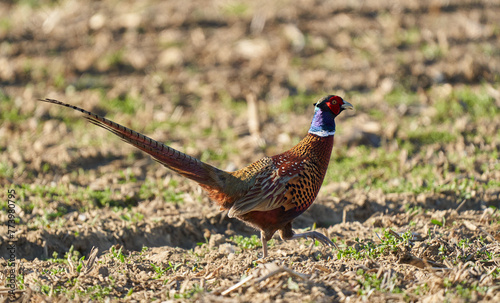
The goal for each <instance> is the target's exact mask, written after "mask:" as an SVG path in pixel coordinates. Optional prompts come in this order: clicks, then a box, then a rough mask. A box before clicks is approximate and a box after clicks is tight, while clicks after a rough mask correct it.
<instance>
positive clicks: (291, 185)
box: [40, 95, 353, 258]
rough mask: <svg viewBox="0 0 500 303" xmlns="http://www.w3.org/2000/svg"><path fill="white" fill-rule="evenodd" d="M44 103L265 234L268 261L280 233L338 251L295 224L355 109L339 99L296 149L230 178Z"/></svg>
mask: <svg viewBox="0 0 500 303" xmlns="http://www.w3.org/2000/svg"><path fill="white" fill-rule="evenodd" d="M40 101H44V102H49V103H54V104H59V105H63V106H66V107H70V108H73V109H75V110H78V111H80V112H82V113H84V114H85V115H86V116H85V117H86V118H87V119H88V120H89V121H90V122H91V123H93V124H95V125H97V126H100V127H102V128H104V129H107V130H109V131H110V132H112V133H114V134H115V135H117V136H119V137H120V138H122V139H123V140H124V141H126V142H128V143H130V144H132V145H133V146H135V147H137V148H139V149H141V150H143V151H145V152H146V153H148V154H150V155H151V156H152V157H153V158H155V159H156V160H157V161H158V162H160V163H161V164H163V165H164V166H166V167H168V168H170V169H172V170H174V171H175V172H177V173H179V174H181V175H182V176H184V177H186V178H189V179H191V180H193V181H196V182H197V183H198V184H199V185H200V186H201V187H202V188H203V189H204V190H206V191H207V193H208V195H209V197H210V198H211V199H212V200H214V201H215V202H216V203H217V204H218V205H219V206H220V207H221V210H229V212H228V215H229V217H234V218H237V219H239V220H241V221H243V222H245V223H247V224H249V225H250V226H253V227H254V228H256V229H258V230H260V235H261V241H262V247H263V255H262V257H263V258H266V257H267V241H269V240H270V239H271V238H272V236H273V235H274V233H275V232H276V231H279V232H280V235H281V238H282V239H283V240H288V239H297V238H307V237H310V238H314V239H317V240H319V241H320V242H321V243H323V244H324V245H334V244H333V242H332V241H331V240H330V239H328V237H326V236H324V235H323V234H321V233H319V232H316V231H309V232H305V233H300V234H296V233H294V231H293V230H292V221H293V219H295V218H296V217H297V216H299V215H300V214H302V213H303V212H304V211H305V210H306V209H307V208H308V207H309V206H311V204H312V203H313V201H314V199H315V198H316V196H317V194H318V191H319V189H320V187H321V184H322V182H323V178H324V177H325V173H326V170H327V168H328V163H329V161H330V155H331V152H332V147H333V137H334V134H335V117H336V116H337V115H339V114H340V113H341V112H342V111H343V110H344V109H352V108H353V106H352V105H351V104H350V103H348V102H346V101H344V100H343V99H342V98H341V97H339V96H334V95H330V96H326V97H324V98H322V99H320V100H319V101H318V102H317V103H315V104H314V105H315V111H314V117H313V120H312V123H311V127H310V129H309V133H308V134H307V136H306V137H305V138H304V139H302V141H300V142H299V143H298V144H297V145H296V146H295V147H293V148H292V149H290V150H288V151H286V152H284V153H282V154H279V155H276V156H272V157H264V158H263V159H261V160H259V161H257V162H254V163H252V164H250V165H249V166H247V167H245V168H242V169H240V170H238V171H235V172H226V171H222V170H220V169H218V168H215V167H213V166H211V165H209V164H206V163H204V162H201V161H200V160H198V159H196V158H193V157H191V156H189V155H186V154H184V153H181V152H179V151H177V150H175V149H173V148H171V147H169V146H166V145H164V144H162V143H160V142H158V141H155V140H153V139H151V138H149V137H147V136H144V135H142V134H140V133H138V132H136V131H133V130H131V129H129V128H127V127H125V126H122V125H120V124H118V123H115V122H113V121H111V120H108V119H106V118H104V117H101V116H99V115H96V114H94V113H91V112H88V111H86V110H84V109H81V108H79V107H76V106H73V105H70V104H66V103H63V102H60V101H57V100H52V99H45V100H40Z"/></svg>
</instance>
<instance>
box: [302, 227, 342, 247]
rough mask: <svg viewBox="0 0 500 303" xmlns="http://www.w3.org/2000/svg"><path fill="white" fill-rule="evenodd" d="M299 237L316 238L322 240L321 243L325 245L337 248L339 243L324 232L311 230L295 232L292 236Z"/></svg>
mask: <svg viewBox="0 0 500 303" xmlns="http://www.w3.org/2000/svg"><path fill="white" fill-rule="evenodd" d="M298 238H306V239H307V238H311V239H315V240H318V241H319V242H321V244H323V245H325V246H334V247H335V248H337V245H336V244H335V243H333V242H332V240H330V239H328V237H327V236H325V235H323V234H322V233H319V232H317V231H309V232H305V233H301V234H295V235H293V236H292V239H298Z"/></svg>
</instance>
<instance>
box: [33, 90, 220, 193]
mask: <svg viewBox="0 0 500 303" xmlns="http://www.w3.org/2000/svg"><path fill="white" fill-rule="evenodd" d="M40 101H43V102H48V103H53V104H59V105H62V106H66V107H69V108H72V109H74V110H77V111H79V112H82V113H84V114H85V115H86V116H85V118H86V119H88V120H89V121H90V122H91V123H93V124H95V125H97V126H100V127H102V128H104V129H107V130H108V131H110V132H112V133H113V134H115V135H117V136H118V137H120V138H121V139H122V140H123V141H125V142H127V143H129V144H132V145H133V146H135V147H137V148H139V149H140V150H142V151H145V152H146V153H148V154H150V155H151V156H152V157H153V158H154V159H155V160H156V161H158V162H160V163H161V164H163V165H164V166H166V167H168V168H170V169H172V170H173V171H175V172H177V173H179V174H181V175H182V176H184V177H186V178H189V179H191V180H194V181H196V182H198V183H200V184H203V185H206V186H208V187H210V188H213V189H221V188H222V187H223V184H220V183H221V181H223V180H224V179H225V178H224V177H225V176H224V175H228V173H226V172H224V171H222V170H219V169H218V168H216V167H213V166H211V165H209V164H206V163H204V162H201V161H200V160H198V159H196V158H194V157H191V156H189V155H186V154H184V153H182V152H180V151H178V150H175V149H173V148H171V147H169V146H167V145H165V144H163V143H160V142H158V141H155V140H153V139H151V138H149V137H147V136H145V135H143V134H140V133H138V132H136V131H134V130H131V129H130V128H127V127H125V126H122V125H120V124H118V123H115V122H113V121H111V120H108V119H106V118H104V117H101V116H99V115H96V114H94V113H91V112H89V111H86V110H84V109H82V108H79V107H76V106H73V105H70V104H67V103H63V102H60V101H57V100H53V99H45V100H42V99H40ZM220 177H222V178H220Z"/></svg>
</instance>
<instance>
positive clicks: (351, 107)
mask: <svg viewBox="0 0 500 303" xmlns="http://www.w3.org/2000/svg"><path fill="white" fill-rule="evenodd" d="M340 107H341V108H342V109H354V106H352V104H351V103H349V102H347V101H344V104H342V105H341V106H340Z"/></svg>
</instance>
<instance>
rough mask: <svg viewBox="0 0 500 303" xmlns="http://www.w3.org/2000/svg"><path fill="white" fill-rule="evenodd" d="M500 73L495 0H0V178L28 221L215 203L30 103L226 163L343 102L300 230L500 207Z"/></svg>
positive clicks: (294, 137)
mask: <svg viewBox="0 0 500 303" xmlns="http://www.w3.org/2000/svg"><path fill="white" fill-rule="evenodd" d="M499 71H500V6H499V4H498V2H497V1H469V0H458V1H451V2H450V1H439V0H432V1H397V2H394V1H346V0H340V1H310V0H302V1H275V2H270V1H244V0H242V1H227V0H214V1H154V0H151V1H114V0H108V1H73V0H66V1H30V0H20V1H2V2H1V3H0V83H1V87H0V100H1V101H0V117H1V121H0V123H1V124H0V150H1V153H0V183H1V184H2V186H3V187H4V188H8V187H9V186H12V185H14V186H16V187H17V188H18V189H19V191H20V192H21V193H22V194H21V200H20V204H19V205H20V207H21V208H22V212H21V219H22V220H28V219H30V220H31V219H33V220H31V221H30V223H29V224H31V225H30V226H31V228H33V227H36V226H43V225H45V226H50V225H51V224H55V223H54V222H60V221H57V220H63V221H64V220H65V218H66V217H64V216H66V215H67V214H69V213H71V212H72V211H75V210H78V211H80V212H85V211H89V210H91V209H93V208H95V207H97V208H100V207H105V209H108V207H124V206H127V207H129V206H133V207H138V208H137V212H138V213H140V214H142V215H144V214H146V215H148V214H151V213H158V211H159V210H158V209H159V208H162V207H166V206H164V205H165V203H164V202H174V203H177V202H185V203H186V201H197V203H198V202H200V201H201V202H202V205H204V207H208V208H209V209H212V208H213V207H214V206H212V205H211V204H210V202H208V200H206V197H205V196H203V194H201V192H200V191H199V189H198V188H197V187H196V186H195V185H193V184H192V183H191V182H188V181H185V180H183V179H182V178H179V177H178V176H177V175H175V174H173V173H172V172H170V171H168V170H166V169H164V168H162V167H161V166H159V165H158V164H157V163H155V162H154V161H152V160H151V159H150V158H149V157H148V156H146V155H145V154H143V153H141V152H138V151H137V150H135V149H133V148H132V147H130V146H128V145H127V144H124V143H122V142H120V140H118V139H117V138H114V137H113V135H112V134H110V133H107V132H105V131H103V130H101V129H98V128H97V127H93V126H91V125H89V124H88V123H87V122H86V121H85V120H84V119H81V118H80V117H79V114H77V113H76V112H72V111H71V110H69V109H67V108H60V107H57V106H54V105H49V104H42V103H40V102H37V101H36V99H38V98H45V97H49V98H55V99H59V100H61V101H63V102H68V103H71V104H74V105H77V106H80V107H83V108H85V109H87V110H89V111H93V112H96V113H98V114H101V115H105V116H106V117H108V118H110V119H113V120H114V121H116V122H118V123H121V124H123V125H126V126H129V127H131V128H133V129H135V130H137V131H139V132H142V133H144V134H146V135H148V136H150V137H152V138H154V139H157V140H159V141H162V142H166V143H167V144H169V145H171V146H173V147H174V148H177V149H179V150H181V151H183V152H186V153H188V154H190V155H193V156H195V157H198V158H201V159H202V160H203V161H207V162H209V163H211V164H213V165H216V166H218V167H221V168H223V169H228V170H234V169H236V168H240V167H243V166H244V165H246V164H248V163H250V162H253V161H255V160H257V159H259V158H260V157H262V156H264V155H272V154H275V153H278V152H280V151H283V150H286V149H288V148H290V147H291V146H293V145H294V144H295V143H297V142H298V141H299V140H300V139H301V138H302V137H303V136H304V135H305V134H306V132H307V130H308V127H309V123H310V120H311V117H312V113H313V106H312V104H313V103H314V102H315V101H316V100H317V99H318V98H320V97H321V96H323V95H325V94H338V95H340V96H343V97H344V99H346V100H347V101H349V102H350V103H352V104H353V105H354V107H355V111H353V112H345V113H343V114H342V115H341V116H340V117H339V118H338V121H337V134H336V143H335V147H334V152H333V155H332V161H331V165H330V169H329V171H328V175H327V177H326V179H325V184H324V187H323V188H322V191H321V193H320V198H319V205H320V206H324V207H322V208H313V209H312V210H311V213H312V217H311V216H309V215H305V216H304V219H303V220H304V221H299V225H300V224H302V226H310V225H309V224H311V222H313V221H314V220H315V222H319V224H320V225H323V226H330V225H332V224H334V223H339V222H341V221H342V220H344V221H345V220H347V221H352V220H365V219H367V218H368V217H369V216H371V215H372V214H373V213H374V212H377V211H396V212H397V211H406V210H408V209H412V208H414V207H423V208H431V209H436V208H437V209H447V208H456V207H458V206H459V205H465V206H464V207H466V208H470V209H483V208H486V207H489V206H496V207H498V206H499V191H500V162H499V147H500V132H499V126H500V115H499V112H500V110H499V108H500V91H499V84H500V76H499ZM3 192H6V190H3ZM462 203H465V204H462ZM141 205H142V206H141ZM39 206H40V207H39ZM41 206H43V207H41ZM146 206H148V207H146ZM210 207H212V208H210ZM315 209H316V211H315ZM339 209H343V210H344V211H343V212H342V211H340V210H339ZM354 210H356V211H354ZM190 211H194V210H190ZM197 211H199V209H198V210H197ZM308 216H309V217H308ZM200 217H203V215H201V214H200ZM311 218H314V219H311ZM146 219H147V218H146ZM146 219H145V220H146ZM308 220H309V221H308ZM301 222H302V223H301ZM61 224H62V223H61Z"/></svg>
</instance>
